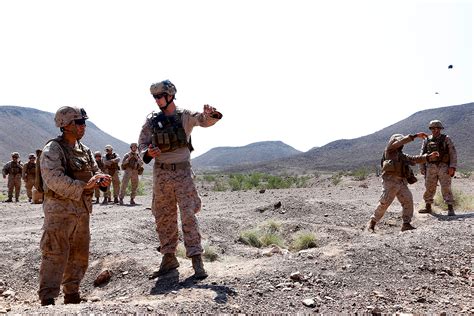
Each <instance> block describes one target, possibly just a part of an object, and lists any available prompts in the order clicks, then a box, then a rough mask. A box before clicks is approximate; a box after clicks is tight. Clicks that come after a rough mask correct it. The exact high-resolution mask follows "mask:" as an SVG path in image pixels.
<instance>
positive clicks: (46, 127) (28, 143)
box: [0, 106, 130, 163]
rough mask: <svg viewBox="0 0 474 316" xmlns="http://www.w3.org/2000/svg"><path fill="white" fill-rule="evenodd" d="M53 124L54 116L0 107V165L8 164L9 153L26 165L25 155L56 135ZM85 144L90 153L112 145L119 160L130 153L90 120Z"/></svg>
mask: <svg viewBox="0 0 474 316" xmlns="http://www.w3.org/2000/svg"><path fill="white" fill-rule="evenodd" d="M60 134H61V132H60V131H59V128H57V127H56V125H55V124H54V113H50V112H45V111H41V110H37V109H34V108H28V107H19V106H0V159H1V160H0V161H1V162H2V163H5V162H6V161H9V160H11V153H12V152H14V151H17V152H18V153H20V159H21V160H22V161H27V160H28V159H27V157H28V154H29V153H34V152H35V150H36V149H38V148H39V149H42V148H43V147H44V145H45V143H46V142H47V141H48V140H50V139H52V138H55V137H56V136H58V135H60ZM83 141H84V144H86V145H87V146H88V147H89V148H90V149H91V150H92V151H93V152H94V151H96V150H99V151H101V152H102V153H105V152H104V147H105V145H108V144H110V145H112V147H113V148H114V151H116V152H117V153H118V154H119V155H120V156H123V155H124V154H125V153H126V152H128V151H129V150H130V148H129V146H130V145H129V144H127V143H125V142H123V141H121V140H119V139H117V138H115V137H113V136H111V135H109V134H107V133H106V132H104V131H102V130H101V129H100V128H98V127H97V126H96V125H95V124H94V123H92V122H91V121H90V120H88V121H87V132H86V135H85V136H84V139H83Z"/></svg>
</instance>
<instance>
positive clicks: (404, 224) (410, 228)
mask: <svg viewBox="0 0 474 316" xmlns="http://www.w3.org/2000/svg"><path fill="white" fill-rule="evenodd" d="M413 229H416V227H413V226H411V224H410V223H403V225H402V232H404V231H406V230H413Z"/></svg>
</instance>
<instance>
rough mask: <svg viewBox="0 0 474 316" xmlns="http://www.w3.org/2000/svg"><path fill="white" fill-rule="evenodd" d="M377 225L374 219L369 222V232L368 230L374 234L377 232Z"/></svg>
mask: <svg viewBox="0 0 474 316" xmlns="http://www.w3.org/2000/svg"><path fill="white" fill-rule="evenodd" d="M375 224H377V222H376V221H374V220H373V219H371V220H370V221H369V223H368V224H367V230H368V231H371V232H372V233H374V232H375Z"/></svg>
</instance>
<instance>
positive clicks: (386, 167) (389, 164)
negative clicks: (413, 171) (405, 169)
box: [382, 160, 397, 172]
mask: <svg viewBox="0 0 474 316" xmlns="http://www.w3.org/2000/svg"><path fill="white" fill-rule="evenodd" d="M382 171H384V172H395V171H397V168H396V162H395V161H393V160H384V161H383V162H382Z"/></svg>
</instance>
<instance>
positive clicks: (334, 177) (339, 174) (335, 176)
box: [331, 171, 343, 185]
mask: <svg viewBox="0 0 474 316" xmlns="http://www.w3.org/2000/svg"><path fill="white" fill-rule="evenodd" d="M342 175H343V172H341V171H339V172H337V173H335V174H333V175H332V176H331V182H332V184H334V185H338V184H339V183H340V182H341V181H342Z"/></svg>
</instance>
